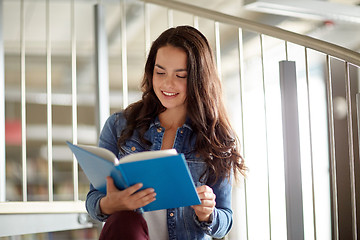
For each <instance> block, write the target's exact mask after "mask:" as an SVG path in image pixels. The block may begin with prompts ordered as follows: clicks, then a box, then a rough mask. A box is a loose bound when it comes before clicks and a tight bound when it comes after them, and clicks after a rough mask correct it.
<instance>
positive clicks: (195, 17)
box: [194, 16, 199, 29]
mask: <svg viewBox="0 0 360 240" xmlns="http://www.w3.org/2000/svg"><path fill="white" fill-rule="evenodd" d="M194 28H196V29H199V17H198V16H194Z"/></svg>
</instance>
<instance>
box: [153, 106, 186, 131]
mask: <svg viewBox="0 0 360 240" xmlns="http://www.w3.org/2000/svg"><path fill="white" fill-rule="evenodd" d="M159 120H160V123H161V126H163V127H164V128H165V130H169V129H174V128H175V129H177V128H179V127H181V126H182V125H184V123H185V120H186V114H185V113H184V114H182V113H181V112H175V113H173V112H172V111H169V110H166V111H165V112H162V113H160V114H159Z"/></svg>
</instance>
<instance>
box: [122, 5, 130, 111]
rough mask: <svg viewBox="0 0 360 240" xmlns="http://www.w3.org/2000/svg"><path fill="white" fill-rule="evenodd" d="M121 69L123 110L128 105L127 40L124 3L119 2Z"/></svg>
mask: <svg viewBox="0 0 360 240" xmlns="http://www.w3.org/2000/svg"><path fill="white" fill-rule="evenodd" d="M120 8H121V26H120V28H121V29H120V30H121V69H122V84H123V89H122V94H123V108H124V109H125V108H126V107H127V106H128V104H129V97H128V95H129V93H128V92H129V90H128V74H127V39H126V5H125V1H124V0H121V2H120Z"/></svg>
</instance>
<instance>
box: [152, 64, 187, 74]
mask: <svg viewBox="0 0 360 240" xmlns="http://www.w3.org/2000/svg"><path fill="white" fill-rule="evenodd" d="M155 66H156V67H158V68H161V69H162V70H166V69H165V68H164V67H163V66H161V65H160V64H155ZM184 71H185V72H187V69H185V68H179V69H176V70H175V72H184Z"/></svg>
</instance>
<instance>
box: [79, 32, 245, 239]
mask: <svg viewBox="0 0 360 240" xmlns="http://www.w3.org/2000/svg"><path fill="white" fill-rule="evenodd" d="M142 91H143V95H142V99H141V100H140V101H138V102H136V103H133V104H131V105H130V106H129V107H127V108H126V109H125V110H124V111H122V112H119V113H115V114H113V115H112V116H110V117H109V119H108V120H107V122H106V124H105V126H104V128H103V130H102V132H101V136H100V139H99V146H101V147H105V148H107V149H109V150H111V151H112V152H113V153H114V154H115V155H117V156H118V157H119V158H121V157H123V156H124V155H127V154H131V153H133V152H139V151H154V150H160V149H169V148H175V149H176V150H177V152H179V153H183V154H184V155H185V158H186V161H187V164H188V166H189V169H190V172H191V175H192V178H193V181H194V183H195V186H196V187H197V193H198V195H199V198H200V200H201V204H200V205H197V206H191V207H182V208H177V209H167V210H160V211H154V212H146V213H144V214H140V213H138V212H136V209H138V208H140V207H143V206H145V205H147V204H149V203H150V202H152V201H154V200H155V199H156V192H154V190H153V189H151V188H149V189H145V190H141V191H138V190H139V189H140V188H141V186H142V185H141V183H139V184H136V185H133V186H131V187H129V188H127V189H125V190H123V191H120V190H118V189H116V187H115V186H114V183H113V180H112V179H111V178H110V177H109V178H108V179H107V194H106V195H104V194H102V193H100V192H99V191H97V190H96V189H94V187H93V186H90V191H89V193H88V196H87V199H86V207H87V210H88V212H89V214H90V215H91V216H92V217H93V218H95V219H97V220H100V221H106V224H105V226H104V228H103V230H102V233H101V236H100V239H149V237H150V239H156V240H161V239H181V240H183V239H211V238H212V237H214V238H222V237H224V236H225V235H226V234H227V233H228V232H229V230H230V228H231V226H232V210H231V183H232V178H233V176H235V177H236V175H237V173H238V172H241V173H242V172H243V171H244V169H245V166H244V163H243V159H242V158H241V156H240V154H239V149H238V144H237V137H236V134H235V132H234V130H233V129H232V127H231V125H230V122H229V119H228V116H227V114H226V111H225V107H224V103H223V99H222V89H221V82H220V80H219V78H218V75H217V72H216V67H215V64H214V58H213V55H212V50H211V48H210V45H209V43H208V41H207V39H206V38H205V37H204V35H203V34H202V33H200V32H199V31H198V30H196V29H195V28H193V27H190V26H179V27H176V28H171V29H168V30H166V31H165V32H163V33H162V34H161V35H160V36H159V37H158V38H157V39H156V40H155V41H154V43H153V44H152V47H151V49H150V52H149V55H148V58H147V61H146V65H145V73H144V78H143V81H142ZM120 161H121V160H120ZM159 177H161V176H159ZM173 187H174V188H176V187H177V186H173Z"/></svg>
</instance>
